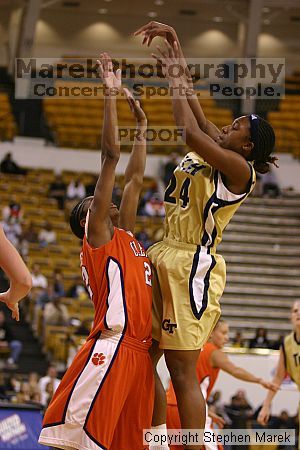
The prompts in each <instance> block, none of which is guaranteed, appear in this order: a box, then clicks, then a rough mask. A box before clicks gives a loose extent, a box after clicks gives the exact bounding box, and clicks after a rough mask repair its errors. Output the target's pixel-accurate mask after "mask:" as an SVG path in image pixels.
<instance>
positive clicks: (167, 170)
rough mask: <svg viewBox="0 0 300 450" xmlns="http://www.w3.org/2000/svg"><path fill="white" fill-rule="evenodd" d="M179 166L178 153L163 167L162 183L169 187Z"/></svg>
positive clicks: (171, 156) (171, 155)
mask: <svg viewBox="0 0 300 450" xmlns="http://www.w3.org/2000/svg"><path fill="white" fill-rule="evenodd" d="M177 166H178V155H177V153H171V154H170V156H169V160H168V161H167V162H166V164H165V165H164V166H163V170H162V176H161V178H162V181H163V183H164V185H165V186H168V184H169V181H170V179H171V178H172V175H173V172H174V170H175V169H176V167H177Z"/></svg>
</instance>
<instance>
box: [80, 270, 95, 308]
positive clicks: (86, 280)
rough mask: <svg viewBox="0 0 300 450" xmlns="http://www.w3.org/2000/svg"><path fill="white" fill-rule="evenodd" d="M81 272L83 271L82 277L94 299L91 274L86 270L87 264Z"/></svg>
mask: <svg viewBox="0 0 300 450" xmlns="http://www.w3.org/2000/svg"><path fill="white" fill-rule="evenodd" d="M81 272H82V278H83V281H84V284H85V286H86V288H87V290H88V293H89V296H90V298H91V300H92V299H93V291H92V288H91V286H90V282H89V274H88V271H87V270H86V267H85V266H81Z"/></svg>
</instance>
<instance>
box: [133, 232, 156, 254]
mask: <svg viewBox="0 0 300 450" xmlns="http://www.w3.org/2000/svg"><path fill="white" fill-rule="evenodd" d="M136 239H137V240H138V241H139V242H140V243H141V244H142V246H143V247H144V249H145V250H147V249H148V248H149V247H150V245H152V244H153V241H152V240H151V239H150V237H149V236H148V233H147V231H146V230H142V231H140V232H139V233H136Z"/></svg>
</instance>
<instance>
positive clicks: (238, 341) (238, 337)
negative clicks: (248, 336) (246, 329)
mask: <svg viewBox="0 0 300 450" xmlns="http://www.w3.org/2000/svg"><path fill="white" fill-rule="evenodd" d="M231 345H232V347H236V348H242V347H245V341H244V339H243V338H242V333H241V332H240V331H237V332H236V333H235V336H234V338H233V339H232V344H231Z"/></svg>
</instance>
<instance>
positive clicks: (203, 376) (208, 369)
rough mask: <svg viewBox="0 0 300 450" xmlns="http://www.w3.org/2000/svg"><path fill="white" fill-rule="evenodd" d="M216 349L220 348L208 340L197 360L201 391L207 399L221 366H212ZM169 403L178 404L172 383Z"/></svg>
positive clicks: (168, 396)
mask: <svg viewBox="0 0 300 450" xmlns="http://www.w3.org/2000/svg"><path fill="white" fill-rule="evenodd" d="M214 350H218V347H216V346H215V345H214V344H212V343H211V342H207V343H206V344H205V345H204V347H203V350H202V351H201V352H200V355H199V358H198V362H197V368H196V370H197V378H198V381H199V384H200V387H201V391H202V394H203V397H204V399H205V400H206V401H207V400H208V398H209V396H210V393H211V391H212V389H213V387H214V385H215V382H216V379H217V377H218V374H219V371H220V369H219V368H216V367H212V365H211V362H210V357H211V354H212V352H213V351H214ZM167 403H168V405H177V401H176V396H175V392H174V388H173V385H172V383H170V387H169V389H168V391H167Z"/></svg>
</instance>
